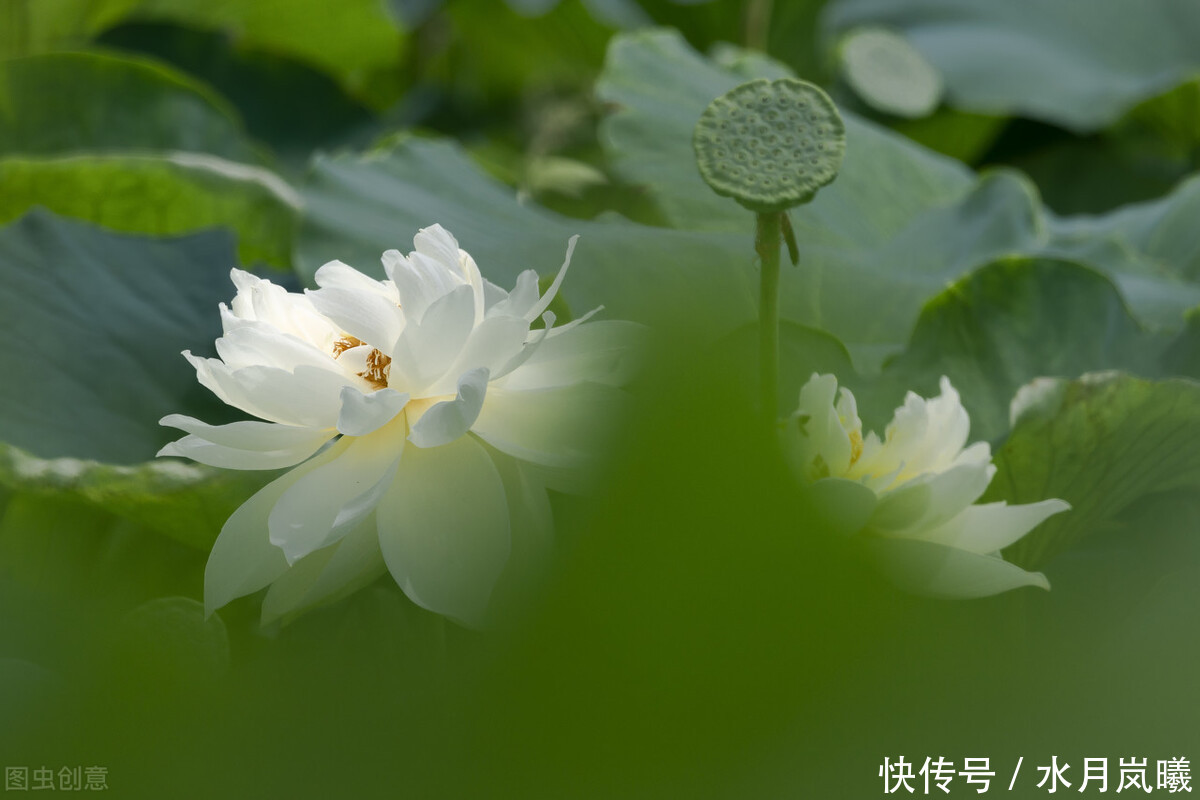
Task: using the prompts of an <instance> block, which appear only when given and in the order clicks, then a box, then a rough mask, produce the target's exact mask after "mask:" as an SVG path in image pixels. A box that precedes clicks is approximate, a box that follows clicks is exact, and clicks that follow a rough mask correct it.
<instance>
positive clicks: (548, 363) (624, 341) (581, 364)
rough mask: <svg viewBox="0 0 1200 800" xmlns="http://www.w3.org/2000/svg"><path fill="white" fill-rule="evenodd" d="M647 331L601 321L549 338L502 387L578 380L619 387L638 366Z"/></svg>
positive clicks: (511, 387)
mask: <svg viewBox="0 0 1200 800" xmlns="http://www.w3.org/2000/svg"><path fill="white" fill-rule="evenodd" d="M646 334H647V331H646V329H645V328H644V327H642V326H641V325H637V324H635V323H632V322H619V321H614V320H604V321H601V322H590V323H588V324H587V325H583V326H580V327H578V328H573V329H572V330H570V331H568V332H567V333H564V334H562V335H560V336H552V337H550V338H548V339H546V340H545V341H544V342H542V343H541V344H540V345H538V347H537V349H536V350H535V351H534V352H533V353H532V354H531V355H530V356H529V358H528V359H527V360H526V361H525V363H523V364H522V365H521V366H520V367H519V368H517V369H515V370H513V371H512V373H511V374H510V375H509V376H508V378H507V379H506V380H505V382H504V386H505V388H508V389H513V390H520V389H541V388H545V387H549V386H564V385H566V384H569V383H577V382H579V381H596V382H599V383H607V384H611V385H614V386H616V385H619V384H622V383H625V382H626V381H628V380H629V379H630V378H631V377H632V376H633V373H634V371H635V370H636V369H637V367H638V363H639V359H638V354H639V352H640V350H641V348H642V347H643V345H644V343H645V340H646Z"/></svg>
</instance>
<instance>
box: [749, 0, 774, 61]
mask: <svg viewBox="0 0 1200 800" xmlns="http://www.w3.org/2000/svg"><path fill="white" fill-rule="evenodd" d="M772 5H773V2H772V0H747V1H746V4H745V24H746V29H745V36H746V39H745V41H746V47H749V48H750V49H752V50H761V51H762V52H764V53H765V52H767V43H768V41H767V37H768V33H769V32H770V30H771V6H772Z"/></svg>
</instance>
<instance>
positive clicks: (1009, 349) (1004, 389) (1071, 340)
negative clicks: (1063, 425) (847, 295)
mask: <svg viewBox="0 0 1200 800" xmlns="http://www.w3.org/2000/svg"><path fill="white" fill-rule="evenodd" d="M1166 345H1167V342H1166V340H1165V337H1163V336H1161V335H1157V334H1152V333H1148V332H1146V331H1145V330H1143V329H1142V327H1141V326H1140V325H1139V324H1138V323H1137V321H1136V320H1134V318H1133V317H1132V316H1131V315H1130V313H1129V310H1128V309H1127V307H1126V305H1125V303H1124V301H1123V300H1122V299H1121V295H1120V293H1119V292H1118V291H1117V289H1116V287H1115V286H1113V284H1112V283H1111V282H1110V281H1109V280H1108V279H1107V278H1105V277H1104V276H1103V275H1101V274H1099V273H1098V272H1096V271H1094V270H1092V269H1090V268H1088V267H1084V266H1080V265H1078V264H1073V263H1070V262H1067V261H1059V260H1054V259H1045V258H1030V257H1021V256H1014V257H1009V258H1004V259H1000V260H998V261H995V262H993V263H991V264H989V265H987V266H985V267H983V268H981V269H979V270H976V271H975V272H972V273H971V274H969V275H967V276H966V277H964V278H962V279H960V280H958V281H956V282H955V283H954V284H952V285H951V286H949V287H948V288H946V289H945V290H944V291H943V292H942V293H940V294H938V295H937V296H936V297H934V298H933V299H931V300H930V301H929V302H928V303H926V305H925V307H924V309H922V311H921V316H920V318H919V320H918V321H917V326H916V329H915V330H914V332H913V336H912V339H911V341H910V342H909V344H908V347H907V349H906V350H905V351H904V352H903V353H902V354H900V355H899V356H897V357H895V358H894V359H892V360H891V361H889V362H888V364H887V366H886V367H885V369H884V372H883V375H882V376H881V379H880V380H879V381H878V382H876V383H875V385H874V386H873V387H872V391H871V392H870V393H869V395H868V396H867V398H866V400H865V402H864V403H863V405H864V406H865V407H866V411H865V413H864V416H866V417H869V418H874V419H875V420H880V419H883V420H886V419H887V418H888V417H889V416H890V412H891V410H892V409H893V408H894V407H896V406H898V405H900V404H901V403H902V401H903V396H904V392H905V391H908V390H912V391H916V392H917V393H918V394H921V395H923V396H927V397H928V396H933V395H935V394H937V392H938V380H939V378H940V377H941V376H942V375H945V376H947V377H949V378H950V381H951V383H953V384H954V387H955V388H956V389H958V391H959V393H960V394H961V395H962V399H963V404H964V405H965V406H966V408H967V411H968V412H969V413H970V415H971V437H972V440H978V439H988V440H995V439H998V438H999V437H1001V436H1003V435H1004V434H1005V433H1006V432H1007V431H1008V404H1009V400H1010V399H1011V398H1012V397H1013V395H1014V394H1015V393H1016V392H1017V390H1018V389H1019V388H1020V387H1021V386H1023V385H1025V384H1026V383H1028V382H1029V381H1031V380H1033V379H1034V378H1038V377H1042V376H1058V377H1066V378H1074V377H1077V376H1079V375H1081V374H1083V373H1085V372H1094V371H1097V370H1104V369H1125V370H1129V371H1132V372H1137V373H1139V374H1141V375H1145V376H1148V377H1159V376H1161V375H1163V374H1164V372H1166V371H1168V367H1166V366H1165V365H1164V360H1165V359H1164V357H1163V353H1164V350H1165V348H1166Z"/></svg>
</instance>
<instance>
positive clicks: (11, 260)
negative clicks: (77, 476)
mask: <svg viewBox="0 0 1200 800" xmlns="http://www.w3.org/2000/svg"><path fill="white" fill-rule="evenodd" d="M236 263H237V261H236V257H235V255H234V251H233V242H232V240H231V237H230V236H229V235H228V234H226V233H222V232H215V231H210V232H205V233H199V234H195V235H191V236H185V237H180V238H177V239H148V238H140V237H133V236H125V235H119V234H114V233H109V232H107V231H103V230H100V229H97V228H93V227H91V226H89V225H84V224H81V223H78V222H74V221H71V220H66V219H62V218H59V217H56V216H54V215H53V214H51V213H49V212H47V211H44V210H41V209H38V210H35V211H32V212H30V213H29V214H27V215H25V216H24V217H22V218H21V219H20V220H18V221H17V222H14V223H12V224H10V225H8V226H6V227H4V228H0V284H2V285H3V287H4V291H3V292H0V373H2V374H3V375H4V380H3V381H2V382H0V441H4V442H8V443H9V444H12V445H15V446H17V447H19V448H21V449H22V450H25V451H28V452H29V453H32V454H35V455H37V456H39V457H42V458H58V457H71V458H80V459H92V460H96V461H103V462H108V463H114V464H134V463H138V462H141V461H146V460H149V459H152V458H154V455H155V453H156V452H157V451H158V449H159V448H160V447H161V446H162V445H163V444H165V443H166V442H167V441H169V440H171V439H172V438H174V434H173V433H172V432H171V431H168V430H166V429H164V428H161V427H160V426H159V425H158V419H159V418H160V417H162V416H164V415H166V414H170V413H176V412H178V413H185V414H191V415H193V416H198V417H201V418H204V419H207V420H209V421H219V419H218V418H219V417H220V415H221V414H222V413H225V412H223V411H222V409H224V406H223V405H222V404H220V403H219V402H217V401H216V400H215V399H214V398H212V397H211V395H209V393H208V392H207V390H205V389H203V388H202V387H200V385H199V384H198V383H197V382H196V376H195V371H194V370H193V369H192V367H191V366H190V365H188V363H187V362H186V361H185V360H184V359H183V358H182V357H181V356H180V351H182V350H184V349H191V350H193V351H195V352H197V353H200V354H207V353H208V352H210V351H211V349H212V342H213V341H214V339H215V338H216V337H217V336H218V335H220V318H219V315H218V314H217V306H218V304H219V303H220V302H222V301H226V300H228V299H229V297H230V296H231V295H232V293H233V287H232V286H231V285H230V282H229V269H230V267H232V266H234V265H235V264H236Z"/></svg>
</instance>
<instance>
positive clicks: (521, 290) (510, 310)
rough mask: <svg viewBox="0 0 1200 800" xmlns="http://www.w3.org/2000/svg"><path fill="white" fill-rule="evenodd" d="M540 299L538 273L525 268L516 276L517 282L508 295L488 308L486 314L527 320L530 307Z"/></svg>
mask: <svg viewBox="0 0 1200 800" xmlns="http://www.w3.org/2000/svg"><path fill="white" fill-rule="evenodd" d="M540 299H541V296H540V294H539V293H538V274H537V272H536V271H534V270H532V269H527V270H525V271H524V272H522V273H521V274H520V275H518V276H517V283H516V285H515V286H514V287H513V290H512V292H511V293H510V294H509V295H508V297H507V298H505V299H504V300H501V301H500V302H498V303H496V304H495V305H493V306H492V307H491V308H489V309H488V312H487V316H489V317H490V316H493V315H494V316H508V317H521V318H522V319H525V320H529V319H531V317H530V316H529V311H530V309H532V308H533V306H534V304H535V303H537V302H538V301H539V300H540Z"/></svg>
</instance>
